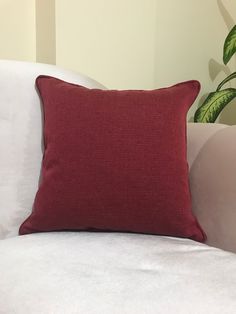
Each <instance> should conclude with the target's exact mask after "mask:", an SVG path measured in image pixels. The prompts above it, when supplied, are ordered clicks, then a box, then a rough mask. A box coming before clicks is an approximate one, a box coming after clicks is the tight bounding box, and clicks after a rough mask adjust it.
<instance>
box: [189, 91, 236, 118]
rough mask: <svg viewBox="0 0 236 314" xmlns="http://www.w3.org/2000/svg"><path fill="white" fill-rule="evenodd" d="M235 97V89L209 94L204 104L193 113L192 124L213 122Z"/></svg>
mask: <svg viewBox="0 0 236 314" xmlns="http://www.w3.org/2000/svg"><path fill="white" fill-rule="evenodd" d="M235 97H236V89H235V88H227V89H223V90H220V91H216V92H213V93H210V94H209V95H208V97H207V98H206V100H205V101H204V103H203V104H202V105H201V106H200V107H199V108H198V109H197V111H196V112H195V115H194V122H205V123H213V122H215V120H216V119H217V117H218V115H219V114H220V112H221V111H222V110H223V109H224V107H225V106H226V105H227V104H228V103H229V102H230V101H231V100H232V99H234V98H235Z"/></svg>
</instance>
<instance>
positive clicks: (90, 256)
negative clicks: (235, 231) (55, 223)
mask: <svg viewBox="0 0 236 314" xmlns="http://www.w3.org/2000/svg"><path fill="white" fill-rule="evenodd" d="M0 256H1V258H0V271H1V279H0V312H1V313H4V314H5V313H6V314H10V313H14V314H48V313H56V314H65V313H68V314H77V313H78V314H80V313H81V314H83V313H85V314H101V313H102V314H111V313H112V314H121V313H127V314H144V313H148V314H157V313H165V314H189V313H196V314H208V313H210V314H222V313H227V314H229V313H235V309H236V297H235V294H236V292H235V290H236V289H235V287H236V255H235V254H232V253H228V252H224V251H222V250H218V249H215V248H211V247H208V246H207V245H205V244H201V243H198V242H195V241H191V240H188V239H180V238H168V237H159V236H152V235H141V234H126V233H122V234H121V233H92V232H90V233H88V232H51V233H37V234H30V235H25V236H21V237H15V238H11V239H7V240H3V241H0Z"/></svg>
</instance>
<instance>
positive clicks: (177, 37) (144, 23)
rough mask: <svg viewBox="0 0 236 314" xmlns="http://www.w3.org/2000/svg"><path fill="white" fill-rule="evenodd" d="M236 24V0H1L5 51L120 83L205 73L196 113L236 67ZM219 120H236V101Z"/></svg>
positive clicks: (164, 81) (168, 81)
mask: <svg viewBox="0 0 236 314" xmlns="http://www.w3.org/2000/svg"><path fill="white" fill-rule="evenodd" d="M234 24H236V1H235V0H145V1H144V0H119V1H118V0H86V1H84V0H20V1H17V0H0V40H1V46H0V47H1V49H0V58H8V59H18V60H29V61H35V60H36V61H40V62H48V63H56V64H58V65H60V66H63V67H65V68H68V69H72V70H75V71H78V72H82V73H85V74H87V75H89V76H91V77H93V78H95V79H97V80H98V81H101V82H102V83H103V84H104V85H106V86H107V87H109V88H118V89H124V88H141V89H142V88H144V89H151V88H156V87H162V86H167V85H172V84H174V83H176V82H179V81H183V80H188V79H198V80H199V81H200V82H201V84H202V91H201V94H200V96H199V98H198V99H197V101H196V104H195V108H192V110H190V113H189V118H190V119H191V117H192V116H193V113H194V111H195V109H196V106H197V105H198V104H200V103H201V101H202V99H204V97H205V95H206V94H207V93H208V92H210V91H212V90H214V89H215V88H216V86H217V85H218V83H219V81H220V80H221V79H223V78H224V77H225V75H227V74H229V73H230V71H231V72H232V71H234V70H236V58H233V59H232V60H231V61H230V64H229V67H223V66H222V46H223V42H224V39H225V36H226V35H227V33H228V31H229V29H230V28H231V27H232V26H233V25H234ZM232 86H236V84H235V83H232ZM219 121H220V122H222V123H229V124H236V102H234V103H232V104H231V105H230V106H228V107H227V108H226V109H225V110H224V111H223V113H222V115H221V118H220V120H219Z"/></svg>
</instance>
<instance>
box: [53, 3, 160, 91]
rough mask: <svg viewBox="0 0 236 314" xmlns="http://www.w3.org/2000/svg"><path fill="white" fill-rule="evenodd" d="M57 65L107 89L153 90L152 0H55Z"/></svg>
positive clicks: (153, 30) (153, 14)
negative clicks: (76, 72)
mask: <svg viewBox="0 0 236 314" xmlns="http://www.w3.org/2000/svg"><path fill="white" fill-rule="evenodd" d="M56 25H57V34H56V38H57V39H56V43H57V64H59V65H62V66H65V67H67V68H71V69H77V70H79V71H81V72H83V73H86V74H88V75H90V76H92V77H93V78H95V79H97V80H100V81H101V82H102V83H103V84H105V85H106V86H108V87H110V88H150V87H151V88H152V87H153V80H154V59H155V30H156V1H155V0H145V1H144V0H119V1H117V0H99V1H98V0H86V1H82V0H81V1H78V0H67V1H65V0H56Z"/></svg>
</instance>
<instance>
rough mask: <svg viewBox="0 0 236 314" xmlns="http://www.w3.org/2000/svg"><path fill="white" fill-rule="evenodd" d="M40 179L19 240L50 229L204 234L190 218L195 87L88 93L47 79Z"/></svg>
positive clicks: (39, 82) (42, 89)
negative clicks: (190, 121)
mask: <svg viewBox="0 0 236 314" xmlns="http://www.w3.org/2000/svg"><path fill="white" fill-rule="evenodd" d="M36 86H37V88H38V90H39V93H40V95H41V99H42V103H43V110H44V145H45V151H44V156H43V162H42V180H41V183H40V186H39V189H38V192H37V194H36V197H35V201H34V205H33V211H32V213H31V215H30V216H29V217H28V218H27V219H26V220H25V222H24V223H23V224H22V225H21V227H20V230H19V233H20V234H21V235H22V234H28V233H33V232H43V231H56V230H60V231H61V230H93V231H96V230H97V231H122V232H137V233H148V234H158V235H168V236H176V237H188V238H191V239H193V240H197V241H201V242H203V241H204V240H205V234H204V232H203V231H202V229H201V227H200V226H199V224H198V222H197V220H196V218H195V217H194V216H193V214H192V211H191V197H190V189H189V181H188V164H187V158H186V114H187V111H188V109H189V108H190V106H191V105H192V103H193V102H194V100H195V99H196V97H197V95H198V93H199V89H200V84H199V82H197V81H188V82H183V83H180V84H177V85H174V86H172V87H169V88H162V89H156V90H150V91H147V90H124V91H116V90H98V89H88V88H85V87H82V86H79V85H75V84H71V83H67V82H64V81H62V80H59V79H57V78H53V77H49V76H39V77H38V78H37V79H36Z"/></svg>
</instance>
